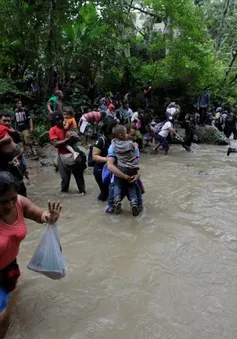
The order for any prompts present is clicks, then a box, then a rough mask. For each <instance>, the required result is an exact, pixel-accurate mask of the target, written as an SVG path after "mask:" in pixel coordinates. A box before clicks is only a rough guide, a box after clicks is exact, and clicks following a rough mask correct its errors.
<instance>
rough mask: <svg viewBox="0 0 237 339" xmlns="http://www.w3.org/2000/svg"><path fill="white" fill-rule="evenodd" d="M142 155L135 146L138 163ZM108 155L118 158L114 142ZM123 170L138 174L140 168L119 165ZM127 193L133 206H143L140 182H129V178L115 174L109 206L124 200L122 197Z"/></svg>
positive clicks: (127, 172) (130, 173)
mask: <svg viewBox="0 0 237 339" xmlns="http://www.w3.org/2000/svg"><path fill="white" fill-rule="evenodd" d="M139 156H140V152H139V149H138V148H137V147H135V157H136V159H137V160H136V161H137V164H138V158H139ZM108 157H111V158H115V159H117V160H118V154H117V152H116V148H115V147H114V143H112V144H111V145H110V147H109V151H108ZM118 169H120V171H121V172H123V173H125V174H127V175H130V176H133V175H135V174H137V171H138V168H132V167H131V168H130V169H129V168H126V169H124V167H119V166H118ZM125 195H127V198H128V200H129V201H130V204H131V206H134V205H136V206H143V200H142V193H141V189H140V187H139V185H138V183H135V184H129V183H128V181H127V180H124V179H121V178H118V177H116V176H115V175H113V177H112V180H111V187H110V197H109V203H108V206H109V207H112V205H113V202H115V203H116V202H118V201H122V199H123V198H124V197H125Z"/></svg>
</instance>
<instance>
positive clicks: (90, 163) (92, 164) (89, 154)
mask: <svg viewBox="0 0 237 339" xmlns="http://www.w3.org/2000/svg"><path fill="white" fill-rule="evenodd" d="M100 138H102V139H103V147H105V137H103V136H100ZM93 147H94V145H91V146H90V148H89V153H88V158H87V164H88V167H94V166H95V164H96V162H95V161H94V160H93V157H92V155H93Z"/></svg>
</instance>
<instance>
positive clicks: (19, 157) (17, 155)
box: [0, 125, 28, 178]
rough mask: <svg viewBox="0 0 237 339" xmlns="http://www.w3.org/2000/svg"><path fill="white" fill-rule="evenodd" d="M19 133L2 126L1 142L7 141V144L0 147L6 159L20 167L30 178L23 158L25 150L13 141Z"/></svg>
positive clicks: (0, 126)
mask: <svg viewBox="0 0 237 339" xmlns="http://www.w3.org/2000/svg"><path fill="white" fill-rule="evenodd" d="M16 133H17V132H16V131H15V130H14V129H12V128H10V127H8V126H5V125H0V140H2V141H3V139H5V141H6V142H5V143H3V145H2V146H1V147H0V152H2V153H3V155H4V156H5V157H6V159H7V161H8V162H9V163H10V164H14V165H16V166H18V165H19V166H20V168H21V171H22V173H23V174H25V176H26V178H28V171H27V165H26V161H25V158H24V156H23V152H24V150H23V149H22V148H21V146H20V145H18V144H16V143H15V142H14V141H13V139H12V138H13V137H14V135H15V134H16Z"/></svg>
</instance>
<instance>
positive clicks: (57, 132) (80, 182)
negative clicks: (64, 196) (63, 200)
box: [49, 126, 86, 193]
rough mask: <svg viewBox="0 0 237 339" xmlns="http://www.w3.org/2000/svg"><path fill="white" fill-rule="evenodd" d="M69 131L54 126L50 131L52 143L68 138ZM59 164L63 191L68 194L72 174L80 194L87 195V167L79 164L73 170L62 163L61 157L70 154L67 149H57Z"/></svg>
mask: <svg viewBox="0 0 237 339" xmlns="http://www.w3.org/2000/svg"><path fill="white" fill-rule="evenodd" d="M66 134H67V131H66V130H65V129H64V128H59V127H58V126H54V127H52V128H51V129H50V131H49V138H50V141H52V140H58V141H63V140H65V138H66ZM57 153H58V157H57V162H58V170H59V173H60V176H61V191H62V192H68V190H69V185H70V179H71V174H73V176H74V178H75V181H76V184H77V187H78V190H79V192H80V193H85V192H86V189H85V181H84V170H85V167H84V165H82V164H80V163H79V164H77V165H75V167H73V169H70V168H68V167H67V166H66V165H65V164H64V163H63V161H62V158H61V155H62V156H63V155H64V154H67V153H70V152H69V151H68V150H67V149H66V147H60V148H57Z"/></svg>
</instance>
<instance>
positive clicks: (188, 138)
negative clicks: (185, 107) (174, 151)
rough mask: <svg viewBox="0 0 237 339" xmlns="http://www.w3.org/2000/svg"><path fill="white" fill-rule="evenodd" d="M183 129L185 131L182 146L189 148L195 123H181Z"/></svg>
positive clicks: (194, 130) (190, 121) (187, 121)
mask: <svg viewBox="0 0 237 339" xmlns="http://www.w3.org/2000/svg"><path fill="white" fill-rule="evenodd" d="M183 128H184V129H185V137H184V142H183V146H185V145H186V146H188V147H190V146H191V144H192V142H193V140H194V134H195V132H196V126H195V123H194V122H193V121H192V120H186V121H185V122H184V123H183Z"/></svg>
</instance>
